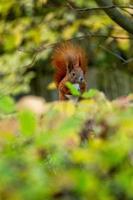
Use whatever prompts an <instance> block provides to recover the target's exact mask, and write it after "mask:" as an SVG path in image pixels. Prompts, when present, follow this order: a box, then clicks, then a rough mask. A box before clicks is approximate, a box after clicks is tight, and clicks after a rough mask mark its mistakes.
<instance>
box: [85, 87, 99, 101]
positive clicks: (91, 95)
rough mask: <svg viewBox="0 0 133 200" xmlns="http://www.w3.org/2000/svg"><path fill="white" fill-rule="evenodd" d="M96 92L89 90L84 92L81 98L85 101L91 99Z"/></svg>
mask: <svg viewBox="0 0 133 200" xmlns="http://www.w3.org/2000/svg"><path fill="white" fill-rule="evenodd" d="M97 92H98V91H97V90H95V89H90V90H89V91H87V92H84V93H83V94H82V97H83V98H85V99H88V98H92V97H94V96H96V94H97Z"/></svg>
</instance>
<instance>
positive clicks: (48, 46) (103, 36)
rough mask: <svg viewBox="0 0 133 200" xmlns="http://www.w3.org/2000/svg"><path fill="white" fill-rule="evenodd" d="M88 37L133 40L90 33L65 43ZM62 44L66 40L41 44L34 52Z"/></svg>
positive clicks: (132, 38)
mask: <svg viewBox="0 0 133 200" xmlns="http://www.w3.org/2000/svg"><path fill="white" fill-rule="evenodd" d="M87 37H90V38H91V37H100V38H112V39H114V40H115V39H119V40H133V37H126V36H115V35H104V34H98V33H91V32H90V33H88V34H85V35H82V36H77V37H72V38H70V39H68V40H65V41H70V40H83V39H85V38H87ZM61 42H64V40H62V41H59V42H55V43H51V44H47V45H46V44H44V43H43V44H41V45H40V46H39V47H38V48H36V49H35V50H34V52H36V53H37V52H38V53H39V52H42V51H44V50H46V49H49V48H53V47H55V46H56V45H58V44H59V43H61Z"/></svg>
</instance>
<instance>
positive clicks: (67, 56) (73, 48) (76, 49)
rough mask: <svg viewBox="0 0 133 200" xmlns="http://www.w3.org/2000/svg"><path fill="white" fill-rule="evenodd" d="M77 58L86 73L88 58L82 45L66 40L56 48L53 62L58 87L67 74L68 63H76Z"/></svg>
mask: <svg viewBox="0 0 133 200" xmlns="http://www.w3.org/2000/svg"><path fill="white" fill-rule="evenodd" d="M75 60H76V61H77V62H78V63H79V65H77V67H80V68H81V69H82V71H83V73H84V74H85V73H86V71H87V68H86V67H87V58H86V54H85V51H84V50H83V49H82V48H81V47H80V46H78V45H74V44H73V43H71V42H64V43H62V44H60V45H59V46H57V47H56V48H55V50H54V52H53V56H52V64H53V66H54V67H55V83H56V86H57V87H58V86H59V83H60V82H61V81H62V80H63V78H64V77H65V76H66V70H67V65H68V64H69V62H71V61H72V62H73V63H74V62H75Z"/></svg>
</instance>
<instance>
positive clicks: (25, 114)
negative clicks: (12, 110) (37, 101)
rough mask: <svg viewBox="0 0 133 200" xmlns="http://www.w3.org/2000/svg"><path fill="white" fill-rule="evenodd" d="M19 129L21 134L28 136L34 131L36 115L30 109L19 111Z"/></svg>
mask: <svg viewBox="0 0 133 200" xmlns="http://www.w3.org/2000/svg"><path fill="white" fill-rule="evenodd" d="M18 118H19V122H20V130H21V132H22V134H24V135H27V136H30V135H33V133H35V131H36V125H37V121H36V116H35V114H34V113H32V112H31V111H28V110H25V111H21V112H20V113H19V117H18Z"/></svg>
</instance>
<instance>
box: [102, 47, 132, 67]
mask: <svg viewBox="0 0 133 200" xmlns="http://www.w3.org/2000/svg"><path fill="white" fill-rule="evenodd" d="M100 47H101V48H102V49H103V50H105V51H107V52H108V53H110V54H112V55H113V56H115V57H116V58H118V59H119V60H122V61H123V64H127V63H129V62H132V61H133V58H129V59H128V60H126V59H124V58H123V57H121V56H120V55H119V54H117V53H115V52H113V51H111V50H110V49H107V48H106V47H105V46H102V45H100Z"/></svg>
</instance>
